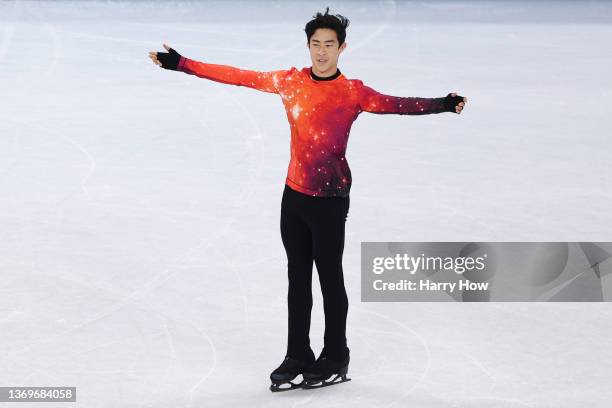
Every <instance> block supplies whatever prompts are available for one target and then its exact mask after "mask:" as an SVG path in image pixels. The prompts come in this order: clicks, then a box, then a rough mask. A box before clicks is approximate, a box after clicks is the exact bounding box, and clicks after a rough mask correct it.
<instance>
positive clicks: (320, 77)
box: [310, 67, 340, 81]
mask: <svg viewBox="0 0 612 408" xmlns="http://www.w3.org/2000/svg"><path fill="white" fill-rule="evenodd" d="M339 76H340V70H339V69H338V67H336V72H335V73H334V74H332V75H330V76H326V77H324V76H319V75H317V74H315V73H314V71H313V70H312V67H310V77H311V78H312V79H314V80H315V81H331V80H332V79H336V78H338V77H339Z"/></svg>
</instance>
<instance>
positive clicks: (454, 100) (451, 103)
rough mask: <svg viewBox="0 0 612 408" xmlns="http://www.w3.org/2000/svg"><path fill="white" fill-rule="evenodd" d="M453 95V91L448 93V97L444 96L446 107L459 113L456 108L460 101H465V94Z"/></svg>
mask: <svg viewBox="0 0 612 408" xmlns="http://www.w3.org/2000/svg"><path fill="white" fill-rule="evenodd" d="M451 95H452V93H449V94H448V95H446V98H444V108H446V110H447V111H448V112H455V113H457V111H456V110H455V108H456V107H457V105H459V103H460V102H463V96H461V95H457V96H451Z"/></svg>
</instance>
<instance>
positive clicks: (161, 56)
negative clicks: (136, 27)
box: [149, 44, 181, 71]
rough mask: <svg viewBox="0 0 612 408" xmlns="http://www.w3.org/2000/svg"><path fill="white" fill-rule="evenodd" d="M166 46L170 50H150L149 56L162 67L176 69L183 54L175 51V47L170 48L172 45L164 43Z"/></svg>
mask: <svg viewBox="0 0 612 408" xmlns="http://www.w3.org/2000/svg"><path fill="white" fill-rule="evenodd" d="M164 48H165V49H166V51H168V52H156V51H151V52H149V58H151V61H153V62H154V63H155V64H157V65H159V66H160V67H161V68H165V69H172V70H175V71H176V69H177V67H178V64H179V61H180V60H181V54H179V53H178V52H176V51H174V49H172V48H170V46H169V45H167V44H164Z"/></svg>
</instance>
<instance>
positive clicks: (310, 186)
mask: <svg viewBox="0 0 612 408" xmlns="http://www.w3.org/2000/svg"><path fill="white" fill-rule="evenodd" d="M178 70H179V71H182V72H185V73H187V74H191V75H196V76H198V77H201V78H206V79H210V80H213V81H217V82H222V83H226V84H232V85H239V86H246V87H249V88H254V89H257V90H260V91H264V92H270V93H275V94H279V95H280V96H281V99H282V101H283V104H284V105H285V112H286V113H287V119H288V120H289V125H290V128H291V160H290V162H289V169H288V172H287V178H286V184H288V185H289V187H291V188H292V189H294V190H297V191H299V192H301V193H304V194H308V195H311V196H317V197H335V196H336V197H346V196H348V195H349V191H350V189H351V170H350V168H349V165H348V162H347V161H346V157H345V153H346V146H347V142H348V138H349V132H350V129H351V125H352V124H353V121H354V120H355V119H356V118H357V116H358V115H359V114H360V113H361V112H364V111H365V112H371V113H378V114H389V113H395V114H400V115H425V114H430V113H441V112H445V111H446V110H445V108H444V104H443V101H444V98H443V97H442V98H418V97H398V96H390V95H384V94H381V93H379V92H377V91H375V90H374V89H372V88H370V87H368V86H366V85H364V84H363V82H361V81H360V80H358V79H347V78H346V77H345V76H344V75H343V74H341V73H340V72H339V71H338V72H336V76H335V77H334V78H333V79H331V80H317V79H314V78H313V77H312V76H311V75H312V72H311V69H310V68H302V69H301V70H298V69H297V68H295V67H291V68H290V69H288V70H278V71H270V72H259V71H250V70H245V69H239V68H236V67H232V66H228V65H218V64H208V63H204V62H200V61H195V60H191V59H189V58H185V57H181V59H180V62H179V65H178ZM315 77H316V76H315ZM321 79H324V78H321Z"/></svg>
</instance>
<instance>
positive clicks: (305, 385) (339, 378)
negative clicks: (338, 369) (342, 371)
mask: <svg viewBox="0 0 612 408" xmlns="http://www.w3.org/2000/svg"><path fill="white" fill-rule="evenodd" d="M347 381H351V379H350V378H347V376H346V375H342V376H341V375H336V376H335V377H334V378H333V379H332V380H330V381H312V382H309V381H308V380H306V381H304V382H303V383H302V388H303V389H306V390H311V389H314V388H322V387H328V386H330V385H335V384H341V383H343V382H347Z"/></svg>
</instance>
